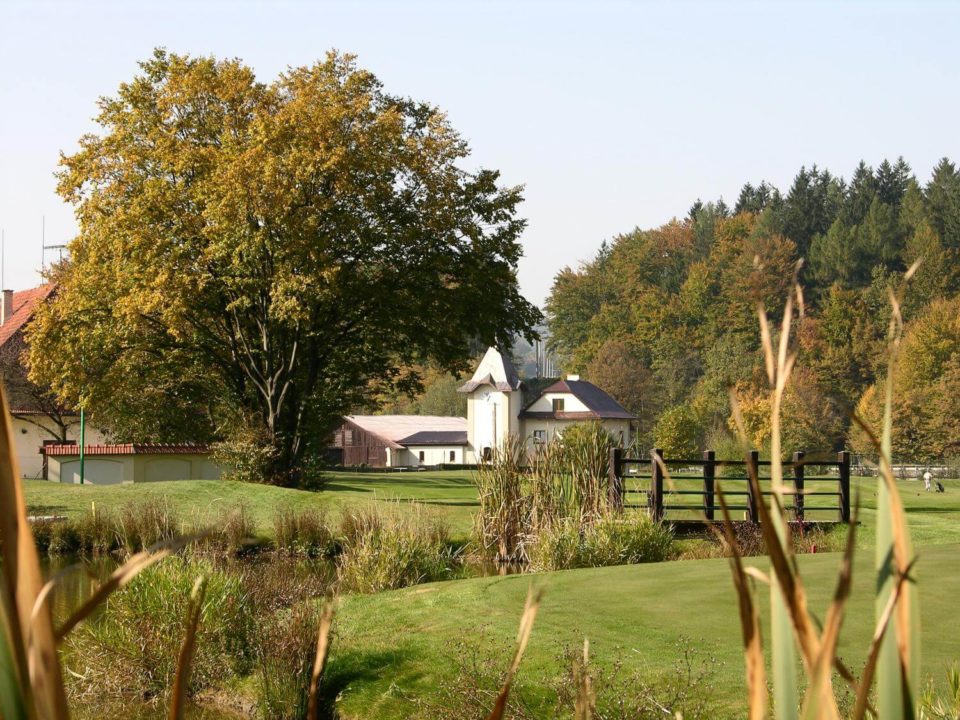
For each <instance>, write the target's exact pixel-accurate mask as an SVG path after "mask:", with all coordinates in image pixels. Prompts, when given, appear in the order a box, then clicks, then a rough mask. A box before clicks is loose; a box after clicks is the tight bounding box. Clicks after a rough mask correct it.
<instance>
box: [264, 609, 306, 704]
mask: <svg viewBox="0 0 960 720" xmlns="http://www.w3.org/2000/svg"><path fill="white" fill-rule="evenodd" d="M319 625H320V609H319V607H318V606H316V605H314V604H312V603H300V604H298V605H296V606H295V607H292V608H288V609H286V610H281V611H278V612H276V613H273V614H271V615H270V616H268V619H267V620H266V621H264V622H262V623H260V626H259V628H258V631H257V650H256V653H257V665H258V669H259V673H258V677H257V680H258V687H257V705H258V710H259V713H260V717H262V718H264V720H287V718H303V717H306V714H307V701H308V695H309V690H310V672H311V669H312V665H313V659H314V655H315V653H316V642H317V632H318V629H319Z"/></svg>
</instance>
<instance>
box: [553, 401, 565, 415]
mask: <svg viewBox="0 0 960 720" xmlns="http://www.w3.org/2000/svg"><path fill="white" fill-rule="evenodd" d="M553 411H554V412H555V413H558V412H563V398H554V399H553Z"/></svg>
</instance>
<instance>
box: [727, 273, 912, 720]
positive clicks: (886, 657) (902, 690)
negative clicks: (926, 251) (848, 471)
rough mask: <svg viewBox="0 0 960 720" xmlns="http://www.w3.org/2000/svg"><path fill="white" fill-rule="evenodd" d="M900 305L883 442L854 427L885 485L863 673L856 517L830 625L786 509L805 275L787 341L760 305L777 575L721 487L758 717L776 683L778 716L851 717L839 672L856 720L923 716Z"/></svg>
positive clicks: (766, 531)
mask: <svg viewBox="0 0 960 720" xmlns="http://www.w3.org/2000/svg"><path fill="white" fill-rule="evenodd" d="M915 269H916V266H914V267H913V268H911V269H910V270H909V271H908V272H907V275H906V279H907V280H908V279H909V277H910V276H911V275H912V274H913V272H914V271H915ZM798 270H799V267H798ZM890 303H891V308H892V318H891V323H890V333H889V341H890V342H889V363H888V379H887V392H886V411H885V414H884V424H883V429H882V433H881V436H880V437H879V438H878V437H876V436H875V435H874V434H873V432H872V430H870V428H868V427H867V426H866V424H865V423H864V422H863V421H862V420H860V419H859V418H857V417H854V418H853V421H854V422H855V423H857V424H858V425H860V426H861V427H862V428H863V429H864V430H865V431H866V432H867V433H868V434H870V436H871V437H872V438H873V441H874V443H875V445H876V447H877V451H878V453H879V456H880V458H881V463H880V466H881V467H880V469H881V473H880V479H879V482H878V494H879V498H880V500H879V503H878V510H877V530H876V533H877V538H876V541H877V542H876V545H877V561H876V573H877V591H876V625H875V630H874V634H873V639H872V642H871V643H870V646H869V647H867V648H865V651H866V656H865V657H866V659H865V660H864V662H863V665H862V667H861V668H859V673H855V672H854V671H853V669H852V668H850V667H848V666H846V665H845V664H844V663H843V662H842V661H841V660H840V658H839V656H838V654H837V642H838V639H839V635H840V629H841V627H842V624H843V618H844V613H845V610H846V604H847V600H848V598H849V596H850V589H851V583H852V576H853V551H854V548H855V536H856V530H857V522H856V518H855V517H854V519H853V521H852V522H851V524H850V526H849V528H848V532H847V540H846V544H845V549H844V552H843V555H842V558H841V561H840V566H839V568H838V571H837V580H836V585H835V589H834V594H833V600H832V602H831V604H830V607H829V608H828V610H827V614H826V616H825V617H824V618H823V622H822V624H821V622H819V621H818V620H817V618H815V617H814V615H813V614H812V612H811V610H810V608H809V606H808V603H807V593H806V589H805V586H804V582H803V578H802V576H801V573H800V571H799V568H798V566H797V563H796V558H795V557H794V547H793V542H792V538H791V536H790V532H791V531H790V527H789V525H788V522H787V512H786V510H785V503H784V495H785V486H784V482H783V477H784V473H783V466H782V462H781V460H780V458H781V450H782V449H781V447H780V436H781V433H780V420H781V407H782V400H783V396H784V392H785V390H786V388H787V385H788V383H789V381H790V376H791V372H792V370H793V367H794V364H795V362H796V359H797V355H796V349H795V346H794V345H793V343H792V340H791V325H792V323H793V321H794V320H795V318H796V317H798V316H802V314H803V294H802V291H801V289H800V286H799V284H798V283H797V282H796V277H795V278H794V287H793V289H792V291H791V293H790V296H789V298H788V301H787V303H786V306H785V309H784V314H783V319H782V321H781V323H780V328H779V337H778V338H777V339H776V341H775V340H774V336H773V332H772V329H771V327H770V324H769V321H768V318H767V315H766V312H765V311H764V309H763V307H762V306H761V307H759V308H758V319H759V324H760V335H761V341H762V346H763V350H764V360H765V365H766V371H767V379H768V381H769V385H770V398H771V407H772V410H771V418H770V419H771V428H772V442H771V466H770V470H771V473H770V474H771V493H770V496H769V500H770V502H769V505H768V504H767V503H760V504H759V511H760V530H761V532H762V534H763V540H764V544H765V546H766V550H767V553H768V556H769V559H770V571H769V573H765V572H763V571H761V570H760V569H758V568H756V567H749V566H747V565H746V564H745V563H744V558H743V554H742V553H741V552H740V550H739V548H738V544H737V541H736V537H735V534H734V531H733V523H732V521H731V518H730V513H729V511H728V509H727V504H726V500H725V498H724V495H723V491H722V481H721V482H719V483H718V499H719V501H720V505H721V509H722V512H723V518H724V522H723V526H724V533H725V535H726V538H727V542H728V544H729V546H730V547H731V548H732V551H733V557H732V558H731V567H732V570H733V580H734V586H735V588H736V590H737V595H738V598H739V608H740V621H741V627H742V632H743V645H744V657H745V663H746V675H747V687H748V698H747V699H748V712H749V717H750V718H757V719H759V718H765V717H766V716H767V714H768V707H769V704H770V702H769V698H768V685H769V686H770V687H771V688H772V694H773V697H772V705H773V712H774V715H775V717H776V718H777V719H778V720H793V719H794V718H800V717H802V718H805V719H806V718H810V719H812V718H828V719H837V720H839V718H840V717H842V716H846V715H847V713H844V712H842V711H841V706H840V694H839V692H838V689H837V688H835V687H834V676H837V677H839V678H841V680H842V682H843V683H845V684H846V685H847V686H848V687H849V688H850V691H851V692H852V693H853V694H854V696H855V704H854V707H853V709H852V711H850V712H849V717H851V718H854V720H859V719H860V718H863V717H864V715H865V714H866V713H867V712H868V711H872V712H873V714H875V715H877V716H878V717H880V718H884V720H886V719H887V718H891V719H894V720H897V719H900V718H906V717H915V716H916V712H917V699H918V693H917V690H918V677H919V636H920V632H919V615H918V608H917V598H916V591H915V589H914V588H913V585H912V581H913V580H914V578H913V576H912V568H913V563H914V560H915V556H914V554H913V551H912V548H911V544H910V533H909V529H908V527H907V521H906V516H905V514H904V511H903V505H902V503H901V502H900V496H899V493H898V490H897V486H896V483H895V481H894V477H893V473H892V472H891V465H890V461H889V458H890V448H891V437H892V433H893V428H892V422H891V417H892V413H891V407H892V399H893V391H892V377H893V373H894V369H895V367H896V363H897V357H898V350H899V343H900V337H901V335H902V326H903V323H902V318H901V315H900V310H899V299H898V298H897V296H896V295H895V294H894V293H893V292H892V291H891V293H890ZM731 402H732V405H733V412H734V417H735V419H736V421H737V425H738V428H739V434H740V437H741V441H742V442H743V444H744V448H745V449H746V447H747V445H746V440H745V438H746V432H745V431H744V427H743V419H742V416H741V415H740V412H739V407H738V405H737V399H736V396H735V395H731ZM751 470H752V468H751ZM750 482H751V484H752V485H753V489H754V492H756V493H758V494H759V493H760V492H761V490H760V484H759V480H758V478H757V477H756V476H755V474H754V475H753V476H752V477H751V478H750ZM758 583H759V584H764V585H767V586H768V587H769V592H770V646H771V656H770V658H769V666H770V670H771V673H772V677H771V678H769V679H768V678H767V675H766V667H767V658H766V657H765V650H764V644H763V640H762V638H761V633H760V619H759V609H758V605H757V601H756V585H757V584H758ZM798 657H799V661H800V668H801V670H802V675H803V678H804V680H805V689H804V690H802V691H801V688H800V683H799V682H798V672H797V658H798ZM874 680H876V681H877V686H876V696H877V698H876V706H875V707H873V706H872V705H871V688H872V687H873V683H874Z"/></svg>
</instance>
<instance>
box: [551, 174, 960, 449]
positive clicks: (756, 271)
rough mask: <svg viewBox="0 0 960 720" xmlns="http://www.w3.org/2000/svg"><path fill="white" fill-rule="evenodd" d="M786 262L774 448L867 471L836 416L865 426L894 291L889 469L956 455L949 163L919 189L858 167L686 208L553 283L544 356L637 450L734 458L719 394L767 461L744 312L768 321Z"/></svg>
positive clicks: (761, 402) (756, 349) (957, 239)
mask: <svg viewBox="0 0 960 720" xmlns="http://www.w3.org/2000/svg"><path fill="white" fill-rule="evenodd" d="M801 259H802V260H803V264H802V269H801V271H800V275H799V279H800V282H801V283H802V286H803V288H804V295H805V313H804V316H803V318H802V320H801V321H800V323H799V327H798V330H797V344H798V362H797V369H796V370H795V371H794V374H793V381H792V384H791V386H790V389H789V391H788V394H787V397H786V399H785V405H784V427H783V444H784V447H786V448H790V449H796V450H801V449H802V450H806V451H808V452H810V451H818V450H829V449H839V448H841V447H848V448H851V449H852V450H854V451H855V452H858V453H861V454H866V455H872V454H873V452H872V449H871V446H870V443H869V441H868V439H867V438H866V437H865V436H864V434H863V433H862V432H861V431H859V430H858V429H857V428H856V427H852V426H851V422H850V413H851V412H856V413H858V414H860V415H861V416H862V417H864V418H865V419H867V420H868V421H870V422H872V423H873V424H874V425H875V426H876V425H878V424H879V419H880V413H881V408H880V404H881V397H880V396H881V395H882V391H879V392H878V383H880V382H882V379H883V378H884V377H885V374H886V369H887V352H886V345H887V339H886V338H887V331H888V326H889V320H890V306H889V302H888V288H893V289H895V290H896V291H898V292H902V293H903V297H904V304H903V314H904V320H905V323H906V325H905V336H904V340H903V345H902V352H901V361H900V362H899V364H898V366H897V369H896V376H895V396H896V399H895V414H894V429H895V433H894V435H895V441H894V442H895V446H894V454H895V456H896V457H897V458H898V459H901V460H917V461H923V460H931V459H943V458H956V457H958V456H960V263H958V260H960V172H958V170H957V168H956V167H955V166H954V164H953V163H952V162H950V161H949V160H948V159H943V160H941V161H940V162H939V164H938V165H937V166H936V168H935V169H934V171H933V173H932V176H931V177H930V178H929V179H928V180H927V181H926V183H922V182H921V181H919V180H918V179H917V178H916V177H915V175H914V174H913V172H912V171H911V169H910V166H909V165H908V164H907V163H906V162H905V161H904V160H903V159H902V158H901V159H899V160H897V161H896V162H895V163H891V162H889V161H886V160H885V161H884V162H883V163H881V164H880V165H879V166H878V167H877V168H876V169H873V168H871V167H869V166H868V165H867V164H866V163H864V162H861V163H860V164H859V165H858V166H857V168H856V169H855V170H854V172H853V175H852V176H851V178H850V179H849V180H845V179H844V178H843V177H839V176H835V175H832V174H831V173H830V172H828V171H826V170H820V169H819V168H817V167H816V166H814V167H812V168H801V169H800V171H799V173H797V175H796V177H795V178H794V180H793V184H792V185H791V187H790V188H789V190H788V191H787V192H786V193H782V192H781V191H780V190H778V189H777V188H775V187H773V186H771V185H770V184H768V183H766V182H762V183H760V184H758V185H753V184H750V183H747V184H746V185H744V186H743V189H742V190H741V192H740V195H739V197H738V198H737V202H736V204H735V205H734V206H733V207H732V208H730V207H729V206H728V205H727V204H725V203H724V202H723V200H719V201H716V202H702V201H700V200H698V201H697V202H696V203H694V205H693V206H692V207H691V209H690V212H689V214H688V216H687V217H686V218H684V219H683V220H677V219H675V220H673V221H671V222H669V223H667V224H666V225H663V226H662V227H659V228H656V229H651V230H641V229H639V228H637V229H634V230H632V231H631V232H628V233H624V234H622V235H619V236H617V237H615V238H614V239H613V240H612V242H609V243H604V244H603V245H602V246H601V248H600V250H599V251H598V252H597V254H596V255H595V256H594V257H593V258H592V259H590V260H589V261H587V262H585V263H583V264H582V265H581V266H580V267H578V268H569V267H567V268H564V269H563V270H562V271H561V272H560V273H558V275H557V276H556V278H555V281H554V284H553V287H552V290H551V292H550V295H549V298H548V300H547V303H546V313H547V318H548V322H549V328H550V333H551V337H550V344H551V346H552V349H553V351H554V352H556V353H557V354H558V355H559V356H560V358H561V359H562V362H563V365H564V367H565V368H566V369H568V370H569V371H571V372H572V371H579V372H581V373H582V374H583V375H584V376H585V377H586V378H587V379H590V380H592V381H593V382H595V383H596V384H598V385H600V386H602V387H604V388H605V389H606V390H607V391H609V392H610V393H611V394H613V395H614V396H615V397H616V398H617V399H618V400H619V401H620V402H621V403H622V404H623V405H624V406H625V407H627V408H628V409H629V410H631V411H633V412H634V413H635V414H636V415H637V416H638V418H639V440H638V442H639V444H640V445H641V446H643V447H647V448H649V447H651V446H653V445H654V444H656V445H657V446H659V447H663V448H664V449H665V450H666V452H667V453H668V454H671V455H688V454H689V453H693V452H696V451H698V450H699V449H703V448H707V447H710V448H715V449H717V450H719V451H721V452H727V453H733V452H736V449H735V448H736V444H735V441H734V437H733V433H732V428H733V427H734V424H733V422H732V419H731V411H730V400H729V391H730V389H731V388H732V389H733V390H734V391H735V393H736V395H737V397H738V400H739V403H740V405H741V408H742V410H743V415H744V420H745V424H746V427H747V432H748V434H749V436H750V437H749V440H750V442H751V443H752V444H753V445H754V446H755V447H757V448H760V449H761V450H764V449H767V448H768V447H769V440H770V437H769V436H770V428H769V407H768V389H767V388H768V386H767V381H766V377H765V373H764V370H763V359H762V356H761V350H760V337H759V333H758V326H757V304H758V302H759V303H762V304H763V306H764V307H765V308H766V309H767V311H768V312H769V313H771V315H773V316H778V315H779V313H780V312H782V308H783V304H784V301H785V298H786V297H787V292H788V289H789V287H790V283H791V282H792V279H793V277H794V272H795V268H796V266H797V263H798V261H799V260H801ZM918 259H922V264H921V265H920V267H919V270H918V271H917V272H916V273H915V275H914V276H913V277H912V278H911V279H910V281H909V282H908V283H907V284H906V285H904V280H903V277H904V272H905V270H906V269H907V268H908V267H909V266H910V265H911V264H912V263H914V261H916V260H918Z"/></svg>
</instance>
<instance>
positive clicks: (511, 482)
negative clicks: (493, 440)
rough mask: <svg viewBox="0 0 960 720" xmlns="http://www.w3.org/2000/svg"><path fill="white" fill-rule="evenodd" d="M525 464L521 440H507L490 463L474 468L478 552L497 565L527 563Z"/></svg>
mask: <svg viewBox="0 0 960 720" xmlns="http://www.w3.org/2000/svg"><path fill="white" fill-rule="evenodd" d="M525 463H526V448H525V446H524V442H523V440H522V439H521V438H517V437H510V438H508V439H507V441H506V443H505V444H504V445H503V446H502V447H499V448H496V449H495V450H494V451H493V456H492V458H491V460H490V461H489V462H485V463H481V464H480V466H479V467H478V468H477V474H476V483H477V490H478V494H479V501H480V509H479V512H478V513H477V516H476V523H477V526H476V531H475V536H476V538H477V540H478V543H479V546H480V549H481V552H482V553H484V554H486V555H492V556H493V557H494V558H495V560H496V561H498V562H503V563H519V562H524V561H525V560H526V544H527V540H528V532H529V524H530V511H531V502H530V496H529V494H527V493H526V492H524V487H523V485H524V481H525V471H524V465H525Z"/></svg>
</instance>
